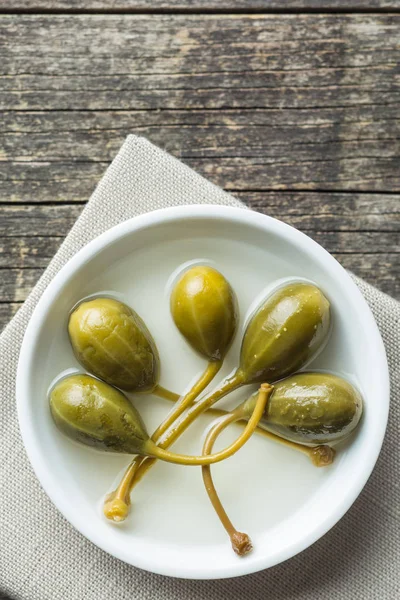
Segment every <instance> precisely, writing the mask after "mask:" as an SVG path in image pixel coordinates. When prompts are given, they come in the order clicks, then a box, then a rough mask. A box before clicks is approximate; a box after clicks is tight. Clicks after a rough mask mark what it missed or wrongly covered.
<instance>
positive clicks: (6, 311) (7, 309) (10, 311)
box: [0, 302, 22, 600]
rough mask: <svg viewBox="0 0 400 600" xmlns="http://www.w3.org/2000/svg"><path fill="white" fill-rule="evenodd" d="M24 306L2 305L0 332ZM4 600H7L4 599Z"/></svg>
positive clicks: (18, 303)
mask: <svg viewBox="0 0 400 600" xmlns="http://www.w3.org/2000/svg"><path fill="white" fill-rule="evenodd" d="M21 305H22V303H21V302H12V303H10V302H6V303H4V304H0V332H1V331H2V330H3V329H4V327H5V326H6V325H7V323H8V322H9V321H10V320H11V319H12V317H13V316H14V315H15V313H16V312H17V310H18V309H19V308H20V306H21ZM2 600H3V599H2ZM4 600H7V599H6V598H4Z"/></svg>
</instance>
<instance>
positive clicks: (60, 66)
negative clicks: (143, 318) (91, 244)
mask: <svg viewBox="0 0 400 600" xmlns="http://www.w3.org/2000/svg"><path fill="white" fill-rule="evenodd" d="M50 4H53V5H54V6H53V7H52V6H50ZM62 4H63V3H62V2H55V3H51V2H47V3H46V1H45V0H42V1H41V2H35V3H31V6H30V7H28V6H27V5H26V4H25V5H24V2H23V1H22V0H20V2H19V4H18V5H14V4H13V7H14V6H15V10H16V8H17V6H19V8H20V9H21V10H23V9H28V8H29V9H31V8H33V9H34V10H39V9H43V10H45V9H46V10H47V9H49V10H50V9H51V8H54V9H57V10H58V9H60V10H61V9H63V8H64V6H63V5H62ZM164 4H165V6H162V3H158V4H157V2H155V3H152V9H154V10H157V9H164V8H165V10H166V11H171V12H174V11H175V12H179V10H187V9H188V3H187V2H180V3H179V2H177V1H176V2H174V0H171V1H170V2H168V3H164ZM210 4H211V3H208V5H210ZM257 4H261V3H258V2H257V0H256V1H254V2H250V1H249V2H242V3H239V2H236V3H235V2H230V3H229V7H228V8H229V10H232V11H233V10H234V8H237V9H244V8H248V9H249V10H250V9H253V10H259V9H260V7H259V6H257ZM265 4H268V3H265V2H263V5H265ZM302 4H304V5H305V4H306V3H305V2H303V3H301V2H300V1H297V2H296V0H293V2H292V4H291V5H290V6H292V7H300V8H301V7H302ZM312 4H313V2H312V1H311V2H309V3H308V4H307V6H308V7H309V8H313V7H312V6H311V5H312ZM339 4H342V5H344V3H339V2H331V3H329V6H330V7H333V8H338V6H339ZM346 4H348V6H346V7H344V6H343V9H347V8H349V7H350V8H351V7H353V8H357V7H358V6H361V4H360V3H358V5H357V2H356V1H355V2H353V3H346ZM366 4H368V5H369V6H368V8H371V7H374V6H377V7H380V8H382V7H383V8H384V5H385V3H384V2H380V3H376V4H374V3H371V2H370V3H368V2H364V3H363V6H364V7H365V6H366ZM399 4H400V3H399ZM68 5H69V7H70V9H71V10H78V9H82V3H77V2H74V1H71V2H68ZM350 5H351V6H350ZM378 5H379V6H378ZM387 5H389V4H387ZM191 6H193V10H194V11H195V10H200V8H199V7H201V8H203V9H204V10H212V8H210V9H209V8H208V7H207V3H206V2H205V1H204V2H203V3H202V2H201V0H200V2H197V3H193V5H191ZM323 6H325V7H326V6H328V3H324V2H319V3H318V7H323ZM391 6H392V7H393V3H391ZM35 7H36V8H35ZM218 7H219V9H220V10H223V9H224V6H223V2H221V4H218ZM272 7H273V3H272V2H271V3H270V4H268V8H267V10H269V9H270V8H272ZM108 8H110V10H114V11H118V10H121V11H122V10H126V11H129V10H136V9H141V8H143V7H142V6H140V0H139V1H138V2H136V3H135V2H133V1H132V2H130V1H129V0H126V2H125V3H124V2H123V1H121V2H120V3H117V2H114V3H112V6H109V4H107V6H106V3H105V2H97V3H96V2H95V1H93V2H88V3H86V4H85V6H84V9H87V10H97V9H99V10H100V11H103V10H104V11H105V10H107V9H108ZM261 8H262V9H264V8H265V6H262V7H261ZM394 8H396V7H394ZM0 9H1V5H0ZM0 57H1V60H0V110H1V111H2V112H1V114H0V123H1V125H0V326H1V324H2V323H5V322H6V321H7V320H8V319H9V318H10V316H11V315H12V314H13V313H14V312H15V310H17V308H18V306H19V305H20V303H21V302H22V301H23V300H24V299H25V297H26V295H27V294H28V293H29V290H30V289H31V287H32V286H33V285H34V283H35V282H36V281H37V279H38V277H39V276H40V274H41V272H42V270H43V269H44V268H45V267H46V265H47V264H48V262H49V260H50V258H51V257H52V255H53V254H54V252H55V251H56V250H57V248H58V247H59V245H60V244H61V242H62V240H63V238H64V236H65V235H66V234H67V232H68V231H69V229H70V228H71V226H72V225H73V223H74V222H75V220H76V218H77V217H78V216H79V214H80V212H81V210H82V208H83V204H84V202H85V201H86V200H87V199H88V197H89V196H90V194H91V192H92V191H93V189H94V187H95V185H96V184H97V182H98V180H99V178H100V177H101V175H102V174H103V173H104V170H105V168H106V167H107V165H108V164H109V161H110V160H112V158H113V156H114V155H115V153H116V152H117V150H118V148H119V147H120V145H121V144H122V142H123V140H124V138H125V136H126V135H127V134H128V133H136V134H139V135H143V136H145V137H147V138H149V139H150V140H151V141H153V142H154V143H156V144H157V145H160V146H161V147H163V148H165V149H166V150H168V151H169V152H171V153H173V154H174V155H175V156H177V157H178V158H181V159H182V160H183V161H184V162H186V163H187V164H189V165H190V166H192V167H193V168H195V169H196V170H197V171H198V172H200V173H201V174H203V175H204V176H206V177H208V178H209V179H211V180H212V181H213V182H215V183H217V184H218V185H221V186H222V187H224V188H225V189H227V190H229V191H232V192H233V193H234V194H235V195H236V196H238V197H239V198H240V199H242V200H243V201H245V202H247V203H248V204H249V205H250V206H251V207H252V208H254V209H255V210H258V211H260V212H264V213H266V214H270V215H271V216H274V217H277V218H280V219H282V220H283V221H285V222H287V223H289V224H291V225H293V226H295V227H297V228H299V229H300V230H302V231H304V232H306V233H307V234H308V235H310V236H311V237H313V238H314V239H316V240H317V241H318V242H319V243H321V244H322V245H323V246H324V247H325V248H327V249H328V250H329V251H330V252H332V253H333V254H334V255H335V256H336V257H337V258H338V259H339V260H340V262H341V263H342V264H343V265H344V266H345V267H346V268H349V269H351V270H353V271H355V272H356V273H358V274H359V275H361V276H364V277H365V278H366V279H367V280H368V281H370V282H371V283H373V284H375V285H377V286H378V287H380V288H381V289H383V290H385V291H387V292H389V293H390V294H392V295H395V296H396V295H397V296H400V283H399V282H400V169H399V164H400V116H399V111H398V106H399V100H400V70H399V64H400V60H399V59H400V15H394V14H392V15H389V14H388V15H386V14H380V15H378V14H368V15H361V14H358V15H333V14H321V15H317V14H297V15H276V14H275V15H274V14H269V15H260V14H257V15H256V14H253V15H251V14H249V15H228V14H227V15H204V14H203V15H201V14H193V15H178V14H165V15H132V14H130V15H128V14H124V15H101V14H99V15H79V16H78V15H56V16H55V15H52V16H50V15H47V16H46V15H7V16H3V17H1V18H0Z"/></svg>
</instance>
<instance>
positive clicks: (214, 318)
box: [171, 266, 237, 361]
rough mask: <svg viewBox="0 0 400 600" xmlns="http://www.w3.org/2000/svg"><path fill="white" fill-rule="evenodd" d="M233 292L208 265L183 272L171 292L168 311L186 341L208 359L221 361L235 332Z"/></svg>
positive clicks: (235, 314)
mask: <svg viewBox="0 0 400 600" xmlns="http://www.w3.org/2000/svg"><path fill="white" fill-rule="evenodd" d="M236 305H237V303H236V298H235V294H234V292H233V290H232V288H231V286H230V285H229V283H228V282H227V280H226V279H225V277H224V276H223V275H222V274H221V273H219V271H216V270H215V269H212V268H211V267H208V266H196V267H192V268H191V269H189V270H188V271H186V272H185V273H184V274H183V276H182V277H181V278H180V279H179V281H178V282H177V284H176V285H175V287H174V289H173V291H172V294H171V314H172V318H173V320H174V322H175V325H176V326H177V328H178V329H179V331H180V332H181V334H182V335H183V336H184V337H185V338H186V340H187V341H188V342H189V344H190V345H191V346H192V348H194V349H195V350H196V351H197V352H199V354H201V355H202V356H204V357H205V358H206V359H207V360H208V361H220V360H222V359H223V358H224V356H225V354H226V353H227V351H228V349H229V347H230V345H231V343H232V340H233V337H234V335H235V331H236V325H237V309H236Z"/></svg>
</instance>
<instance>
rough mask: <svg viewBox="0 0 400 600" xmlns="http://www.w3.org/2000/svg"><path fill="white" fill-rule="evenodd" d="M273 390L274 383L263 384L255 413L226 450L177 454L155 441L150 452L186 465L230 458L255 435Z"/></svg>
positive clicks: (166, 459) (168, 460) (208, 463)
mask: <svg viewBox="0 0 400 600" xmlns="http://www.w3.org/2000/svg"><path fill="white" fill-rule="evenodd" d="M272 390H273V387H272V385H269V383H263V384H262V385H261V387H260V391H259V394H258V398H257V402H256V405H255V408H254V411H253V414H252V415H251V417H250V419H249V421H248V423H247V425H246V427H245V428H244V430H243V431H242V433H241V434H240V436H239V437H238V438H237V439H236V440H235V441H234V442H233V443H232V444H231V445H230V446H228V447H227V448H225V449H224V450H221V452H216V453H215V454H209V455H207V456H188V455H186V454H175V453H173V452H168V451H167V450H164V449H163V448H160V446H156V445H155V444H154V443H152V445H151V446H150V449H149V452H151V454H153V452H154V455H155V457H156V458H160V459H161V460H165V461H167V462H172V463H176V464H179V465H186V466H203V465H213V464H215V463H217V462H221V461H222V460H225V459H226V458H229V457H230V456H233V454H235V453H236V452H237V451H238V450H240V448H241V447H242V446H243V445H244V444H245V443H246V442H247V441H248V440H249V439H250V438H251V436H252V435H253V433H254V431H255V429H256V427H257V423H258V422H259V420H260V419H261V417H262V416H263V413H264V410H265V407H266V405H267V402H268V398H269V397H270V395H271V392H272Z"/></svg>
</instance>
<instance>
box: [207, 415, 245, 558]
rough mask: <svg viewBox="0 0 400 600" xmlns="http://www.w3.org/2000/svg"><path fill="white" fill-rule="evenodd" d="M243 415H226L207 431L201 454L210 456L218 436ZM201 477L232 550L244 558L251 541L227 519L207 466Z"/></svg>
mask: <svg viewBox="0 0 400 600" xmlns="http://www.w3.org/2000/svg"><path fill="white" fill-rule="evenodd" d="M242 418H243V415H242V414H241V412H238V411H237V410H236V411H233V412H232V413H231V414H229V413H228V414H227V415H226V416H225V417H224V418H223V419H222V420H221V421H219V422H218V423H216V424H215V425H214V427H213V428H212V429H211V430H210V431H209V433H208V435H207V437H206V440H205V442H204V446H203V454H204V455H206V456H207V455H208V454H210V452H211V450H212V448H213V446H214V443H215V440H216V439H217V437H218V436H219V435H220V433H221V432H222V431H223V430H224V429H225V428H226V427H228V425H230V424H231V423H234V422H235V421H238V420H239V419H242ZM202 475H203V481H204V486H205V488H206V491H207V494H208V497H209V498H210V501H211V504H212V505H213V507H214V510H215V512H216V513H217V515H218V517H219V520H220V521H221V523H222V525H223V526H224V528H225V530H226V532H227V534H228V535H229V538H230V540H231V544H232V548H233V550H234V551H235V552H236V554H238V555H239V556H244V555H245V554H248V553H249V552H250V551H251V550H252V549H253V545H252V543H251V539H250V538H249V536H248V535H247V533H242V532H240V531H238V530H237V529H236V528H235V526H234V525H233V523H232V521H231V520H230V518H229V517H228V515H227V513H226V511H225V509H224V507H223V505H222V502H221V500H220V499H219V496H218V493H217V490H216V489H215V486H214V482H213V479H212V476H211V469H210V467H209V466H208V465H206V466H204V467H202Z"/></svg>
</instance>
